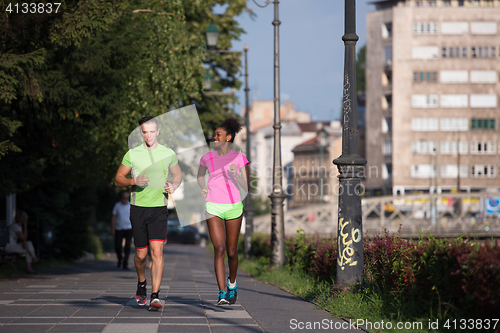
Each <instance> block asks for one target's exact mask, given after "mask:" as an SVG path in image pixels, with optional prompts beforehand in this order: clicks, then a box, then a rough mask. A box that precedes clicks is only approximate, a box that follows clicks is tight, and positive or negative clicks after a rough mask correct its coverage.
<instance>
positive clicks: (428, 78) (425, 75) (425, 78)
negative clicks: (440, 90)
mask: <svg viewBox="0 0 500 333" xmlns="http://www.w3.org/2000/svg"><path fill="white" fill-rule="evenodd" d="M413 82H437V72H413Z"/></svg>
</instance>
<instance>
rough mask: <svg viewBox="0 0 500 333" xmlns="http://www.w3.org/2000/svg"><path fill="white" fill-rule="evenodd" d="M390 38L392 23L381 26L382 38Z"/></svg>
mask: <svg viewBox="0 0 500 333" xmlns="http://www.w3.org/2000/svg"><path fill="white" fill-rule="evenodd" d="M389 37H392V22H388V23H384V24H382V38H389Z"/></svg>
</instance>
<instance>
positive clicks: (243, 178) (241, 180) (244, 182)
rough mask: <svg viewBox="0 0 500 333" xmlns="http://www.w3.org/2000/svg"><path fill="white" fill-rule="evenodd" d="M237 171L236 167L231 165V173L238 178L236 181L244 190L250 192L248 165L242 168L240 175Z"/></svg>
mask: <svg viewBox="0 0 500 333" xmlns="http://www.w3.org/2000/svg"><path fill="white" fill-rule="evenodd" d="M236 170H238V168H237V167H236V165H234V164H231V165H230V166H229V171H230V172H231V173H232V174H233V175H234V178H236V180H237V181H238V185H240V186H241V188H242V189H243V190H245V191H247V192H248V189H249V188H250V177H248V164H245V165H244V166H242V167H241V168H240V173H239V174H238V173H237V172H236Z"/></svg>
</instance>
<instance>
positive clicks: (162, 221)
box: [130, 205, 168, 249]
mask: <svg viewBox="0 0 500 333" xmlns="http://www.w3.org/2000/svg"><path fill="white" fill-rule="evenodd" d="M130 222H132V230H133V231H134V244H135V247H136V248H137V249H143V248H146V247H147V246H148V244H149V242H151V241H161V242H164V241H165V240H166V239H167V228H168V210H167V207H139V206H134V205H130Z"/></svg>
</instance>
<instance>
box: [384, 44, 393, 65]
mask: <svg viewBox="0 0 500 333" xmlns="http://www.w3.org/2000/svg"><path fill="white" fill-rule="evenodd" d="M384 63H385V64H386V65H390V64H391V63H392V46H386V47H384Z"/></svg>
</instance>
